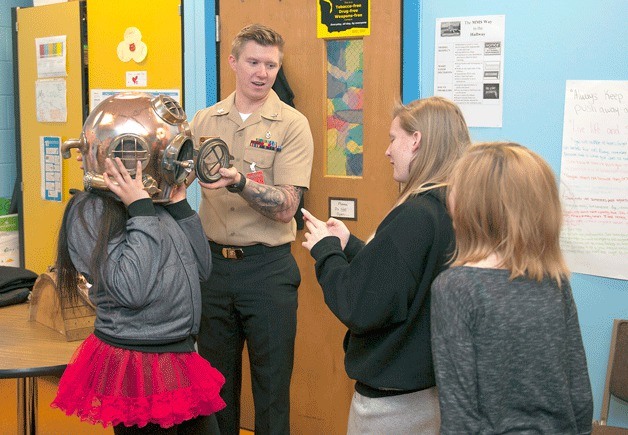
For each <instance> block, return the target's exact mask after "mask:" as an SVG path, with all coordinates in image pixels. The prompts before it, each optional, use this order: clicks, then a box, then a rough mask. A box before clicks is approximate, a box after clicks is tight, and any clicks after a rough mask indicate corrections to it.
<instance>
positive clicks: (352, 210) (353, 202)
mask: <svg viewBox="0 0 628 435" xmlns="http://www.w3.org/2000/svg"><path fill="white" fill-rule="evenodd" d="M329 217H333V218H336V219H341V220H348V221H357V220H358V200H357V198H331V197H330V198H329Z"/></svg>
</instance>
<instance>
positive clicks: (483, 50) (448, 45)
mask: <svg viewBox="0 0 628 435" xmlns="http://www.w3.org/2000/svg"><path fill="white" fill-rule="evenodd" d="M504 35H505V15H487V16H476V17H459V18H439V19H437V20H436V39H435V45H436V47H435V50H434V57H435V59H434V95H439V96H442V97H445V98H448V99H450V100H452V101H454V102H455V103H456V104H458V105H459V106H460V109H461V110H462V112H463V114H464V116H465V119H466V121H467V124H468V125H469V127H501V126H502V109H503V101H504V98H503V97H504V96H503V90H504V86H503V84H504Z"/></svg>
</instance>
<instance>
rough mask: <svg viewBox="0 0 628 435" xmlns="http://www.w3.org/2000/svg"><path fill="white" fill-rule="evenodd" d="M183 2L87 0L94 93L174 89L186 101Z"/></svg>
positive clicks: (91, 76) (90, 70) (175, 0)
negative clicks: (107, 90) (184, 96)
mask: <svg viewBox="0 0 628 435" xmlns="http://www.w3.org/2000/svg"><path fill="white" fill-rule="evenodd" d="M181 4H182V1H181V0H159V1H154V0H134V1H127V0H88V1H87V8H88V12H89V13H88V15H87V34H88V39H89V51H88V61H89V89H90V92H92V91H93V90H97V89H118V90H128V91H140V92H141V91H146V90H153V89H164V90H165V89H169V90H174V89H176V90H177V91H178V92H179V94H180V95H181V99H180V100H179V102H180V103H181V104H183V97H182V93H183V48H182V44H183V38H182V14H181V10H182V6H181ZM134 79H135V80H134ZM188 118H190V116H188Z"/></svg>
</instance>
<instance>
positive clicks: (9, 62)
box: [0, 0, 34, 198]
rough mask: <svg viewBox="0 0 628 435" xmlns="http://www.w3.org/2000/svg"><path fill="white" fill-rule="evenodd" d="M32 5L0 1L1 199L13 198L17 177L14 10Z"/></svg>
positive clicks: (26, 2) (9, 0)
mask: <svg viewBox="0 0 628 435" xmlns="http://www.w3.org/2000/svg"><path fill="white" fill-rule="evenodd" d="M32 5H33V2H32V1H31V0H29V1H26V0H0V77H2V80H0V198H11V195H12V194H13V185H14V183H15V178H16V176H17V167H16V165H15V121H16V120H15V107H14V101H13V39H12V30H13V29H12V27H11V8H13V7H18V6H19V7H27V6H32ZM33 49H34V48H33Z"/></svg>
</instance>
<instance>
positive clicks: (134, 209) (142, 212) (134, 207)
mask: <svg viewBox="0 0 628 435" xmlns="http://www.w3.org/2000/svg"><path fill="white" fill-rule="evenodd" d="M127 209H128V211H129V216H131V217H135V216H156V215H157V212H156V211H155V206H154V205H153V200H152V199H150V198H142V199H138V200H137V201H134V202H132V203H131V204H129V207H128V208H127Z"/></svg>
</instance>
